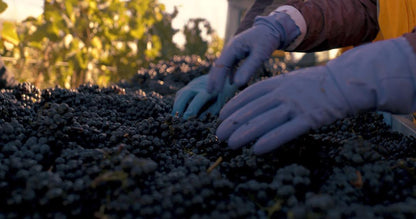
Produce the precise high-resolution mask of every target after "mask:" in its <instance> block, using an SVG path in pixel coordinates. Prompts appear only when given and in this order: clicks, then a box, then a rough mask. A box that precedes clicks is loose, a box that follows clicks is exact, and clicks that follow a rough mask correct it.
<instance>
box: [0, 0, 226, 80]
mask: <svg viewBox="0 0 416 219" xmlns="http://www.w3.org/2000/svg"><path fill="white" fill-rule="evenodd" d="M4 10H7V4H5V3H4V2H3V1H2V0H0V13H1V12H3V11H4ZM178 13H180V12H179V11H178V10H177V9H175V10H174V12H172V13H167V12H166V10H165V6H164V5H163V4H161V3H159V2H158V1H157V0H127V1H126V0H44V12H43V14H42V15H41V16H39V17H36V18H35V17H29V18H27V19H25V20H24V21H22V22H10V21H4V22H3V24H2V25H3V27H2V31H1V39H2V41H1V43H0V55H1V56H2V57H3V59H4V61H5V62H6V63H7V64H6V65H7V67H8V69H9V70H11V71H12V72H13V73H14V75H15V78H16V79H17V80H18V81H21V82H22V81H29V82H31V83H33V84H35V85H36V86H37V87H39V88H46V87H53V86H55V85H59V86H61V87H65V88H73V87H78V86H79V85H80V84H84V83H87V82H91V83H93V84H98V85H100V86H106V85H108V84H110V83H111V82H117V81H119V80H121V79H128V78H130V77H132V76H133V75H134V74H135V73H136V72H137V70H138V69H140V68H142V67H144V68H146V67H148V65H149V64H150V63H154V62H157V61H159V60H165V59H170V58H172V57H173V56H174V55H199V56H205V55H210V56H212V55H214V56H217V55H219V52H220V51H221V49H222V46H223V40H222V38H221V37H219V36H218V35H217V34H216V33H215V31H214V30H213V29H212V27H211V25H210V24H209V22H208V21H207V20H205V19H202V18H193V19H190V20H189V21H188V22H187V24H186V25H185V26H184V27H183V28H182V30H178V29H174V28H173V27H172V20H173V19H174V18H175V17H176V16H177V14H178ZM178 32H182V33H183V34H184V35H185V39H186V43H185V45H184V46H183V48H179V47H178V45H176V44H175V43H174V42H173V36H174V35H175V34H176V33H178ZM208 39H211V40H208Z"/></svg>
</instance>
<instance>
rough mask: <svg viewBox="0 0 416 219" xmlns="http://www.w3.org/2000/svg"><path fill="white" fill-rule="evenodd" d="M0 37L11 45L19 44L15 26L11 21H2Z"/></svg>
mask: <svg viewBox="0 0 416 219" xmlns="http://www.w3.org/2000/svg"><path fill="white" fill-rule="evenodd" d="M1 38H2V39H3V40H6V41H7V42H9V43H12V44H13V45H15V46H16V45H17V44H19V37H18V36H17V33H16V26H15V25H14V23H12V22H8V21H5V22H3V29H2V30H1Z"/></svg>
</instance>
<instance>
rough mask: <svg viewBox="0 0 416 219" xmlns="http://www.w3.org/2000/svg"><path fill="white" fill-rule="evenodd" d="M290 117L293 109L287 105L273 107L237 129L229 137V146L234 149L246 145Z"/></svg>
mask: <svg viewBox="0 0 416 219" xmlns="http://www.w3.org/2000/svg"><path fill="white" fill-rule="evenodd" d="M290 118H291V110H290V108H289V107H287V106H285V105H283V106H281V107H277V108H274V109H271V110H269V111H267V112H265V113H263V114H261V115H259V116H257V117H256V118H254V119H252V120H250V121H248V122H247V123H246V124H244V125H242V126H240V127H239V128H238V129H237V130H235V132H233V133H232V134H231V136H230V138H229V139H228V146H229V147H230V148H232V149H236V148H239V147H241V146H244V145H246V144H248V143H249V142H251V141H254V140H255V139H257V138H259V137H260V136H262V135H264V134H265V133H267V132H268V131H270V130H273V129H274V128H276V127H279V126H280V125H281V124H283V123H285V122H287V121H288V120H290Z"/></svg>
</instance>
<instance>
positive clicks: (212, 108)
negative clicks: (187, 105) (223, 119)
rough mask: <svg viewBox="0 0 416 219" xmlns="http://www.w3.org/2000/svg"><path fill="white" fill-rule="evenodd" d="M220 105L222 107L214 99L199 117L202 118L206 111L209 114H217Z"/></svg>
mask: <svg viewBox="0 0 416 219" xmlns="http://www.w3.org/2000/svg"><path fill="white" fill-rule="evenodd" d="M221 107H222V104H221V102H220V101H218V100H217V101H215V103H214V104H212V105H211V106H209V107H208V109H207V110H205V111H204V112H202V113H201V115H200V116H199V117H200V118H204V117H205V116H206V115H207V114H208V113H209V114H211V115H217V114H218V113H219V112H220V110H221Z"/></svg>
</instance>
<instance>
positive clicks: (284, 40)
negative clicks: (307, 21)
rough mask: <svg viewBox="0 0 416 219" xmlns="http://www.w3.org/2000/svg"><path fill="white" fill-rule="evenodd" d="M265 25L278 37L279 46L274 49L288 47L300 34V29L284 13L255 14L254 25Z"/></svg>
mask: <svg viewBox="0 0 416 219" xmlns="http://www.w3.org/2000/svg"><path fill="white" fill-rule="evenodd" d="M258 25H264V26H267V27H268V28H269V29H270V30H271V31H272V32H273V34H274V35H276V36H277V37H279V39H280V43H279V47H278V48H276V49H284V48H286V47H288V46H289V45H290V44H291V43H292V42H293V41H294V40H295V39H296V38H297V37H298V36H299V35H300V34H301V31H300V29H299V27H298V26H297V25H296V23H295V22H294V21H293V20H292V18H290V16H289V15H288V14H286V13H282V12H274V13H272V14H270V15H269V16H257V17H256V19H255V21H254V25H253V26H258Z"/></svg>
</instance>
